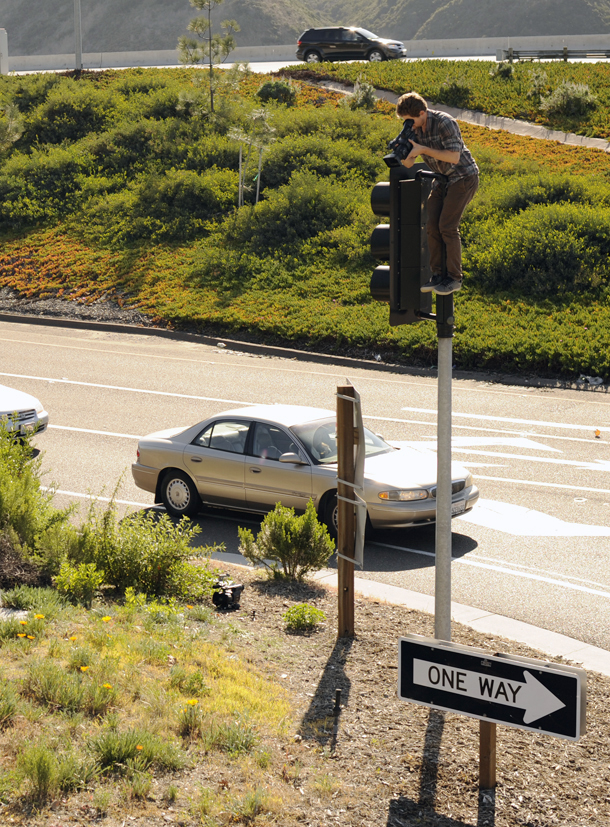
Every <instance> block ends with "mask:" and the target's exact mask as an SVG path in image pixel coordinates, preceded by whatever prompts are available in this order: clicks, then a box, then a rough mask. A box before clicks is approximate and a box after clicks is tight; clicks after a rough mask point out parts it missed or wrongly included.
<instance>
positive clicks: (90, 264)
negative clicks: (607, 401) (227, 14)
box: [0, 61, 610, 379]
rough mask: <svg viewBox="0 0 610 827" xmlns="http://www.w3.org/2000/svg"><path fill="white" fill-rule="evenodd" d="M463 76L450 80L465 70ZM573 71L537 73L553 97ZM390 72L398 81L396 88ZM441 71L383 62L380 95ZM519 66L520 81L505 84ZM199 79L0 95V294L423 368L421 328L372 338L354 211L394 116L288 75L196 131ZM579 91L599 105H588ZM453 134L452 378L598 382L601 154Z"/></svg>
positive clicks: (608, 166) (604, 296)
mask: <svg viewBox="0 0 610 827" xmlns="http://www.w3.org/2000/svg"><path fill="white" fill-rule="evenodd" d="M394 64H395V65H394ZM459 66H460V67H463V69H462V70H461V71H463V73H465V74H464V77H465V78H466V79H467V80H468V78H470V77H471V75H470V74H469V73H471V71H472V72H475V71H476V72H480V71H481V69H480V68H476V67H474V68H473V67H472V66H471V64H470V63H462V62H460V63H459ZM485 66H486V67H487V68H486V71H487V72H489V65H488V64H485ZM571 66H572V64H568V66H567V67H564V66H563V65H562V66H554V67H553V69H552V72H551V70H550V69H549V72H550V74H549V75H548V77H551V75H552V78H551V80H552V83H559V82H563V81H564V80H566V79H569V78H571V77H572V74H570V73H572V72H573V70H572V68H571ZM405 67H406V68H405ZM409 67H411V68H410V69H409ZM340 68H341V67H332V73H333V74H336V73H337V72H339V69H340ZM360 68H361V69H362V71H366V72H368V71H374V70H375V68H376V67H368V66H366V67H360ZM343 69H345V70H346V71H347V70H348V69H349V67H348V66H344V67H342V68H341V71H342V70H343ZM407 69H409V71H410V72H413V73H415V74H413V75H408V76H406V78H405V77H403V76H402V74H401V73H403V72H405V71H407ZM457 69H458V67H457V64H456V65H453V64H451V63H450V62H447V61H422V62H421V63H418V64H415V63H410V64H399V63H396V62H392V63H388V64H383V65H382V70H383V72H385V73H387V72H396V73H397V74H396V77H394V76H393V75H392V78H393V81H392V82H394V83H395V85H396V86H397V88H399V87H402V84H405V83H408V84H409V85H413V86H415V87H416V88H417V86H418V84H419V88H421V89H422V91H424V93H425V92H426V90H427V89H428V87H425V88H424V87H423V86H422V84H423V81H424V77H425V73H426V72H428V73H429V89H430V90H431V91H434V89H436V88H439V89H440V88H441V87H442V85H443V83H444V82H445V81H444V80H442V81H441V80H439V78H440V77H441V74H442V73H444V75H443V78H446V77H449V78H450V77H452V75H451V72H455V71H457ZM534 69H536V67H532V66H529V67H523V66H518V67H516V68H515V72H516V75H515V77H516V78H517V79H518V78H519V77H521V75H523V73H524V72H525V71H526V70H527V71H534ZM323 70H324V71H326V73H327V74H328V73H329V72H331V69H330V68H329V67H328V66H324V67H319V71H320V72H322V71H323ZM545 70H546V67H545ZM589 70H590V72H591V75H590V76H586V77H585V76H584V75H583V77H585V80H587V78H588V80H587V82H589V83H590V85H591V88H592V89H593V87H594V79H595V78H597V74H596V72H598V71H601V69H596V68H594V67H588V69H586V67H585V68H582V69H579V70H578V71H582V72H585V71H589ZM295 71H297V70H295ZM299 71H303V70H299ZM307 71H308V73H309V74H310V75H314V76H315V72H313V70H309V69H308V70H307ZM316 71H318V68H316ZM562 71H564V72H565V74H564V75H562V74H561V72H562ZM422 73H423V74H422ZM439 73H440V74H439ZM447 73H449V74H447ZM341 77H343V78H344V79H349V78H347V76H345V77H344V76H343V75H342V76H341ZM367 77H368V76H367ZM472 77H473V78H474V75H473V76H472ZM523 77H525V75H523ZM574 77H576V76H574ZM579 77H580V76H579ZM193 78H195V80H194V79H193ZM202 78H205V72H204V71H203V70H186V69H176V70H124V71H118V70H117V71H109V72H102V73H82V74H81V75H80V76H78V77H76V76H74V75H69V76H65V77H57V76H52V77H48V76H40V77H30V78H11V77H9V78H3V79H0V81H1V83H0V95H1V99H2V101H3V102H4V103H6V104H7V105H8V104H11V105H13V106H17V107H18V108H19V112H20V118H21V129H22V134H21V137H20V138H19V139H18V140H17V141H15V142H14V143H13V144H12V145H11V148H10V149H9V150H7V151H6V152H5V154H4V157H3V159H2V162H1V165H0V196H1V199H0V232H1V233H2V235H1V242H2V243H1V247H0V288H2V287H8V288H11V289H13V290H14V291H16V292H17V294H18V295H20V296H22V297H23V298H35V297H55V298H61V299H66V300H71V301H77V302H86V303H89V302H92V301H94V300H96V299H99V298H100V297H104V298H106V299H108V300H113V301H115V302H116V303H118V304H120V305H122V306H128V307H133V308H137V309H138V310H139V311H140V312H142V313H144V314H146V316H147V317H148V318H150V319H152V320H154V322H155V323H156V324H159V325H163V326H169V327H175V328H181V329H187V330H192V331H203V332H207V333H212V334H214V335H225V336H234V337H236V338H239V337H240V336H243V337H247V338H250V339H252V338H254V339H256V340H258V341H266V342H269V343H273V344H288V345H291V346H297V347H312V348H315V349H318V350H324V351H327V352H335V353H348V354H351V355H355V356H360V357H364V358H371V357H373V356H379V357H380V358H382V359H384V360H387V361H393V362H401V363H408V364H415V365H421V366H430V365H432V364H435V363H436V335H435V329H434V326H433V325H432V324H428V323H422V324H419V325H415V326H407V327H400V328H396V329H390V328H389V325H388V312H387V308H386V307H385V306H383V305H380V304H377V303H376V302H374V301H372V299H371V297H370V293H369V280H370V274H371V271H372V269H373V268H374V266H375V262H374V260H373V259H372V258H371V256H370V253H369V250H368V241H369V237H370V232H371V230H372V227H373V226H374V225H375V223H377V222H376V219H375V217H374V216H373V215H372V213H371V211H370V206H369V197H370V191H371V188H372V186H373V185H374V183H375V182H376V181H378V180H382V179H383V178H384V177H386V175H387V169H386V168H385V165H384V164H383V162H382V160H381V159H382V155H383V154H384V152H385V147H386V143H387V141H388V140H389V139H390V138H391V137H393V136H394V135H395V134H396V132H397V126H398V124H397V121H396V119H395V117H394V116H393V111H392V107H391V106H389V105H388V104H384V103H379V104H378V105H377V106H376V108H375V109H374V110H373V111H365V110H357V111H351V110H350V109H348V108H346V107H344V106H342V105H341V103H340V100H341V96H340V95H338V94H337V93H334V92H327V91H324V90H323V89H320V88H317V87H315V86H313V85H312V84H311V83H309V82H305V81H304V80H295V81H292V82H293V84H294V87H295V89H296V99H295V104H294V105H293V106H285V105H280V104H277V103H275V102H268V103H266V104H263V102H262V101H261V100H260V99H258V98H257V97H256V92H257V90H258V88H259V87H260V86H261V85H262V84H263V83H264V82H265V81H266V80H268V78H265V77H261V76H253V75H251V74H247V73H241V74H236V75H234V76H233V79H232V84H233V86H232V87H231V90H229V91H227V92H226V93H225V94H224V98H223V95H222V93H219V95H218V100H219V101H220V102H223V101H224V103H223V104H222V106H220V107H219V111H218V112H217V113H216V114H215V115H214V116H213V117H212V116H210V114H209V113H207V112H206V110H205V105H204V103H205V95H203V93H202V88H203V86H202V80H201V79H202ZM477 78H478V75H477ZM384 79H385V75H384V78H381V79H378V80H379V82H380V83H381V81H382V80H384ZM390 79H391V78H390ZM576 79H578V78H576ZM581 79H582V78H581ZM371 80H375V78H373V77H372V76H371ZM386 80H387V79H386ZM474 80H476V78H474ZM474 80H472V79H470V80H468V84H470V85H469V88H471V89H475V88H477V86H476V83H475V82H474ZM479 80H481V84H482V85H483V86H484V85H485V84H487V83H488V82H489V83H490V84H492V88H494V89H495V88H496V86H495V85H498V84H505V85H506V84H508V85H506V87H502V88H503V89H504V90H505V91H504V93H503V94H504V98H502V100H504V102H505V104H504V105H505V108H504V109H503V108H502V106H501V105H500V103H497V105H494V111H496V112H497V114H504V115H514V114H515V111H514V107H513V108H511V106H509V103H510V100H511V98H510V95H509V91H510V90H511V89H513V92H511V94H513V93H514V88H515V84H516V83H517V81H516V80H515V79H514V77H513V78H511V79H509V80H506V79H503V78H490V79H489V81H487V80H485V83H483V80H482V78H480V79H479ZM595 82H597V81H595ZM456 83H457V81H456ZM477 83H478V81H477ZM524 83H525V81H524V80H523V81H522V86H523V84H524ZM600 83H601V81H600ZM434 84H436V86H434ZM494 84H495V85H494ZM510 84H512V86H511V85H510ZM384 85H385V86H386V87H390V86H391V84H390V81H389V80H387V82H385V81H384ZM551 85H552V84H551ZM443 88H444V87H443ZM498 88H500V87H498ZM597 88H598V87H597V86H596V87H595V89H597ZM507 90H508V91H507ZM514 94H516V93H514ZM595 94H596V95H598V104H597V110H596V111H598V112H599V111H606V110H607V107H606V106H605V104H604V100H605V99H604V98H603V95H602V94H601V92H600V91H596V92H595ZM497 95H498V96H500V92H497ZM523 96H524V98H523V99H524V100H529V98H527V95H526V92H523ZM500 97H501V96H500ZM500 97H498V101H500ZM469 105H472V106H473V107H474V106H475V105H476V101H471V102H470V103H469ZM522 114H523V113H522ZM525 114H527V113H525ZM586 117H588V116H583V117H582V118H581V121H582V124H581V125H582V126H583V129H584V128H585V126H584V124H585V123H586ZM587 130H588V127H587ZM589 131H591V130H589ZM598 132H599V130H598ZM463 133H464V136H465V138H466V141H467V143H468V145H469V146H470V148H471V149H472V150H473V152H474V154H475V156H476V158H477V161H478V162H479V166H480V167H481V173H482V174H481V188H480V190H479V193H478V194H477V197H476V199H475V201H474V202H473V204H472V205H471V207H470V208H469V210H468V211H467V213H466V215H465V218H464V221H463V225H462V227H463V240H464V263H465V274H466V280H465V287H464V289H463V290H462V291H461V293H460V295H459V298H458V301H457V313H456V320H457V327H456V338H455V342H454V355H455V363H456V366H457V367H458V368H463V369H475V368H476V369H488V370H502V371H504V372H516V373H519V372H521V373H528V374H531V373H534V372H535V373H538V374H539V375H547V376H561V377H564V378H568V379H569V378H572V379H573V378H576V377H577V376H579V375H580V374H582V373H584V374H587V375H595V376H601V377H604V378H605V379H607V378H608V377H609V376H610V347H609V345H610V341H609V335H610V334H609V333H608V330H610V309H609V306H608V276H609V272H608V271H609V268H610V265H609V264H608V262H609V261H610V257H609V255H608V254H609V253H610V179H609V171H610V158H609V157H608V155H607V154H606V153H604V152H602V151H600V150H592V149H585V148H581V147H568V146H564V145H560V144H557V143H552V142H546V141H541V140H535V139H532V138H523V137H517V136H512V135H509V134H507V133H503V132H497V131H491V130H487V129H483V128H479V127H475V126H470V125H467V124H463ZM599 134H601V132H600V133H599ZM240 144H241V146H242V157H243V159H244V164H245V165H246V167H247V168H246V174H245V178H246V190H245V203H244V206H242V207H240V208H239V209H238V208H237V201H238V184H239V172H238V168H239V147H240ZM261 148H262V149H263V152H262V156H261V172H260V176H259V175H258V161H259V149H261ZM246 162H247V163H246ZM257 188H259V190H260V200H259V203H258V204H254V201H255V199H256V191H257Z"/></svg>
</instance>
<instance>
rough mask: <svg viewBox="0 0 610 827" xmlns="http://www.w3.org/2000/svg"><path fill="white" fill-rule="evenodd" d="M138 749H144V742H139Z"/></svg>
mask: <svg viewBox="0 0 610 827" xmlns="http://www.w3.org/2000/svg"><path fill="white" fill-rule="evenodd" d="M136 749H144V747H143V746H142V744H138V745H137V746H136Z"/></svg>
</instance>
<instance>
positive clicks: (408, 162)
mask: <svg viewBox="0 0 610 827" xmlns="http://www.w3.org/2000/svg"><path fill="white" fill-rule="evenodd" d="M418 155H429V156H430V157H431V158H436V160H437V161H444V162H445V163H446V164H457V163H459V160H460V153H459V152H457V151H456V152H453V151H452V150H450V149H432V148H431V147H429V146H421V145H420V144H416V143H413V147H412V148H411V152H409V154H408V155H407V157H406V158H405V160H404V161H403V164H404V166H406V167H407V168H409V167H412V166H413V164H414V163H415V159H416V158H417V156H418Z"/></svg>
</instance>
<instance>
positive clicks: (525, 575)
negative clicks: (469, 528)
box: [369, 541, 610, 598]
mask: <svg viewBox="0 0 610 827" xmlns="http://www.w3.org/2000/svg"><path fill="white" fill-rule="evenodd" d="M369 545H371V546H380V547H381V548H391V549H395V550H396V551H409V552H411V553H412V554H420V555H422V556H423V557H435V556H436V555H435V554H434V552H433V551H422V550H421V549H417V548H405V547H404V546H393V545H390V544H389V543H377V542H375V541H370V542H369ZM451 562H452V563H456V564H458V565H461V566H473V567H474V568H478V569H488V570H490V571H497V572H500V573H501V574H512V575H513V577H521V578H522V579H524V580H534V581H537V582H540V583H547V584H549V585H551V586H561V587H562V588H564V589H572V591H577V592H584V593H585V594H595V595H598V596H599V597H608V598H610V592H608V591H602V590H601V589H592V588H589V587H588V586H579V585H578V584H577V583H569V582H567V581H565V580H558V579H557V577H543V576H542V575H539V574H534V573H532V572H525V571H515V570H514V569H509V568H506V566H497V565H492V564H490V563H482V562H479V561H477V560H466V559H465V558H464V557H452V558H451Z"/></svg>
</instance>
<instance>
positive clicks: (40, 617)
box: [34, 615, 44, 620]
mask: <svg viewBox="0 0 610 827" xmlns="http://www.w3.org/2000/svg"><path fill="white" fill-rule="evenodd" d="M34 617H35V618H36V620H42V619H43V617H44V615H34Z"/></svg>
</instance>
